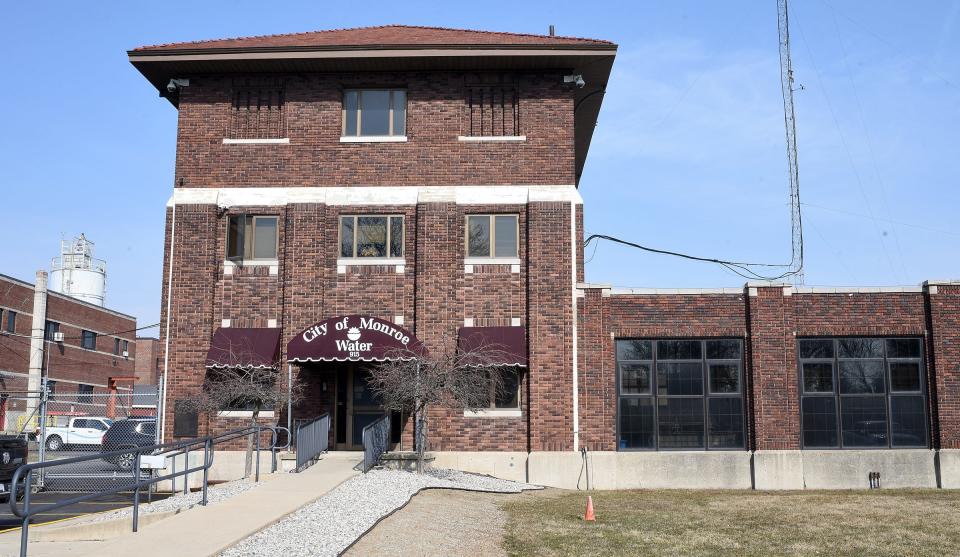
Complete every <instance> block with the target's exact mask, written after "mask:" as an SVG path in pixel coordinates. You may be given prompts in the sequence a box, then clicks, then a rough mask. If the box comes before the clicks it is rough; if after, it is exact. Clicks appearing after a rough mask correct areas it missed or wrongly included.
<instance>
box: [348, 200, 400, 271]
mask: <svg viewBox="0 0 960 557" xmlns="http://www.w3.org/2000/svg"><path fill="white" fill-rule="evenodd" d="M368 217H374V218H386V219H387V239H386V242H387V255H386V256H385V257H363V256H360V255H357V230H358V228H357V219H360V218H368ZM345 218H352V219H353V249H352V251H353V255H352V256H350V257H347V256H345V255H343V251H342V248H343V219H345ZM394 218H399V219H400V223H401V230H400V235H401V238H400V255H391V254H390V248H391V247H392V245H393V243H392V240H393V227H392V226H390V225H391V222H392V219H394ZM406 235H407V219H406V215H402V214H398V213H387V214H370V213H366V214H361V213H348V214H343V215H339V216H338V217H337V261H338V263H339V264H344V263H346V264H349V265H363V264H367V265H378V264H387V265H392V264H400V265H402V264H403V263H404V262H405V261H406V254H407V246H406ZM341 262H342V263H341Z"/></svg>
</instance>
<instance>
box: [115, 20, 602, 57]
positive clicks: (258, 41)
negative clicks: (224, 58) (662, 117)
mask: <svg viewBox="0 0 960 557" xmlns="http://www.w3.org/2000/svg"><path fill="white" fill-rule="evenodd" d="M422 45H437V46H440V45H444V46H470V47H474V46H494V47H497V46H615V45H614V43H612V42H610V41H602V40H596V39H584V38H578V37H556V36H549V35H530V34H523V33H502V32H495V31H474V30H469V29H449V28H445V27H421V26H414V25H381V26H377V27H357V28H353V29H332V30H329V31H309V32H306V33H289V34H285V35H261V36H257V37H236V38H231V39H216V40H208V41H192V42H185V43H170V44H160V45H152V46H141V47H139V48H136V49H134V51H160V50H163V51H167V50H217V49H257V48H271V49H272V48H331V47H377V46H393V47H396V46H422Z"/></svg>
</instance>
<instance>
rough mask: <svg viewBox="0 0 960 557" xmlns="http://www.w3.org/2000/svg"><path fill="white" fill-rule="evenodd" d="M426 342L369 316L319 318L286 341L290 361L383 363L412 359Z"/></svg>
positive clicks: (391, 324) (387, 322) (397, 326)
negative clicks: (317, 321) (320, 319)
mask: <svg viewBox="0 0 960 557" xmlns="http://www.w3.org/2000/svg"><path fill="white" fill-rule="evenodd" d="M422 350H423V345H422V344H421V343H420V341H419V340H418V339H417V337H415V336H413V333H411V332H410V331H408V330H406V329H404V328H403V327H400V326H399V325H395V324H393V323H391V322H389V321H384V320H383V319H378V318H376V317H371V316H369V315H341V316H339V317H331V318H330V319H326V320H324V321H320V322H319V323H317V324H316V325H311V326H309V327H307V328H306V329H304V330H303V331H301V332H300V333H298V334H297V335H296V336H294V337H293V339H292V340H291V341H290V342H289V343H288V344H287V361H290V362H382V361H385V360H392V359H405V358H413V357H414V356H415V355H417V354H419V353H420V352H421V351H422Z"/></svg>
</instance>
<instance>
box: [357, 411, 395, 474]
mask: <svg viewBox="0 0 960 557" xmlns="http://www.w3.org/2000/svg"><path fill="white" fill-rule="evenodd" d="M384 424H385V425H384ZM361 435H362V438H363V472H364V473H366V472H368V471H369V470H370V469H371V468H373V467H374V466H375V465H376V464H377V463H378V462H380V457H381V456H383V453H385V452H387V443H388V442H389V441H390V416H389V415H384V416H383V417H382V418H379V419H377V420H376V421H374V422H373V423H370V424H367V425H365V426H363V432H362V433H361Z"/></svg>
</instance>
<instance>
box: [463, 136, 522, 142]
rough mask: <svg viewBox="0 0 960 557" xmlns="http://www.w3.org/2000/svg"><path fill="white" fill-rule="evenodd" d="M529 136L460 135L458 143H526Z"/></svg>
mask: <svg viewBox="0 0 960 557" xmlns="http://www.w3.org/2000/svg"><path fill="white" fill-rule="evenodd" d="M526 140H527V136H525V135H458V136H457V141H465V142H467V143H487V142H490V143H503V142H508V143H509V142H517V141H526Z"/></svg>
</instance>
